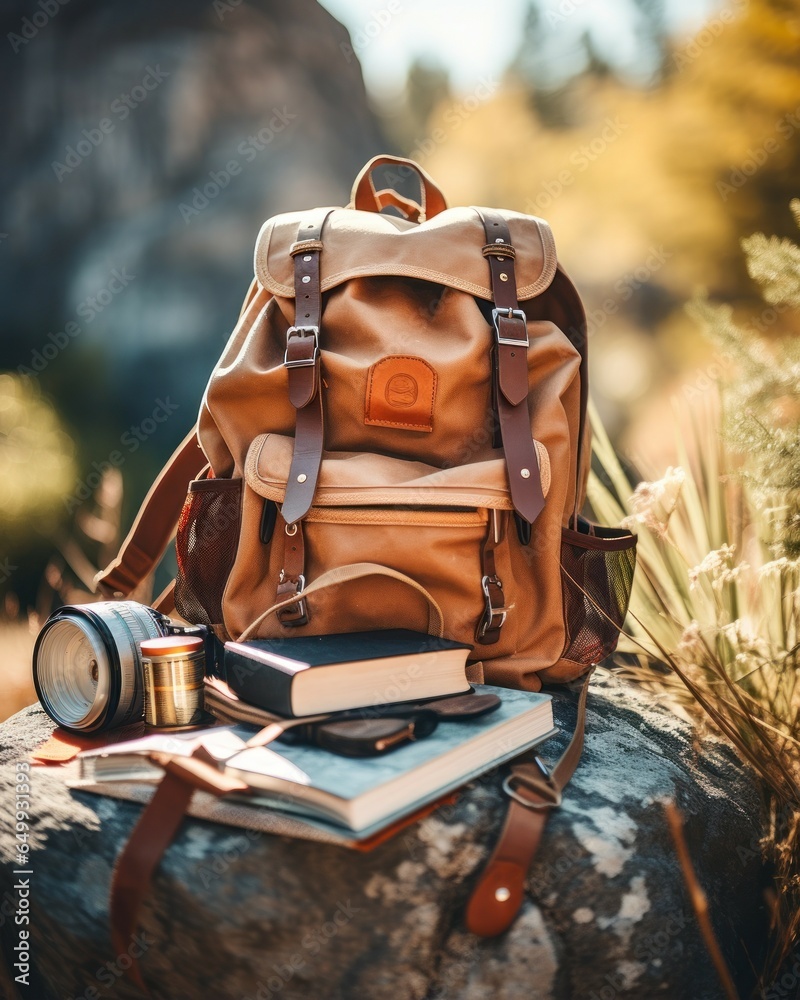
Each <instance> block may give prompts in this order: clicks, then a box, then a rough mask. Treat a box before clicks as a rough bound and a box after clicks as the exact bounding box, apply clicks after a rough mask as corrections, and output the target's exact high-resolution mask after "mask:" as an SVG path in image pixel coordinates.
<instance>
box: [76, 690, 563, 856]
mask: <svg viewBox="0 0 800 1000" xmlns="http://www.w3.org/2000/svg"><path fill="white" fill-rule="evenodd" d="M475 690H476V693H478V694H496V695H498V697H499V698H500V700H501V704H500V707H499V708H498V709H496V710H495V711H494V712H491V713H490V714H488V715H483V716H479V717H477V718H474V719H460V720H459V721H447V720H441V721H440V722H439V725H438V727H437V729H436V730H435V731H434V732H433V733H432V734H431V735H430V736H426V737H425V738H424V739H421V740H418V741H416V742H410V743H406V744H404V745H403V746H401V747H399V748H397V749H395V750H392V751H391V752H390V753H387V754H385V755H383V756H377V757H364V758H355V757H341V756H337V755H336V754H333V753H331V752H330V751H328V750H324V749H321V748H319V747H315V746H310V745H307V744H300V743H297V744H291V743H286V742H283V741H281V742H278V743H272V744H270V745H269V746H267V747H251V748H246V749H242V750H241V752H240V753H236V752H235V751H236V749H237V747H244V743H245V742H246V741H247V739H249V737H250V736H252V735H253V733H254V732H255V731H256V727H252V726H243V725H236V726H217V727H214V728H213V729H208V730H199V731H194V732H187V733H180V734H175V733H173V734H153V735H150V736H146V737H143V738H142V739H138V740H131V741H128V742H126V743H117V744H113V745H111V746H108V747H103V748H99V749H97V750H90V751H84V752H83V753H82V754H80V757H79V760H80V763H81V779H82V782H84V783H85V782H87V781H88V782H92V783H94V790H99V787H102V785H104V784H106V783H108V782H137V781H138V782H152V781H154V780H157V779H158V778H159V777H160V775H161V774H162V773H163V772H162V771H161V768H159V767H157V766H156V765H155V764H153V763H151V762H150V761H149V760H148V759H147V757H146V756H145V755H146V754H147V753H148V752H151V751H153V750H160V751H165V752H170V753H176V754H190V753H191V752H192V750H193V749H194V748H195V747H196V746H197V745H198V743H200V742H202V743H203V745H204V746H205V747H206V748H207V749H208V751H209V752H210V753H211V754H212V755H213V756H216V757H218V758H220V759H222V758H227V770H228V771H229V772H230V773H232V774H235V775H236V776H238V777H240V778H242V779H243V780H244V781H246V782H247V783H248V784H249V785H250V787H251V788H252V790H253V792H252V794H249V795H245V796H236V797H237V798H239V799H240V801H242V802H246V803H248V804H251V805H254V806H262V807H266V808H269V809H275V810H279V811H280V812H285V813H290V814H292V815H295V816H300V817H303V818H304V819H306V820H307V821H308V822H310V823H312V824H314V825H319V826H322V827H327V828H329V829H332V830H336V829H338V830H340V831H342V833H346V834H347V835H348V836H349V837H350V838H352V839H353V840H356V841H359V840H366V839H367V838H369V837H372V836H374V835H375V834H376V833H379V832H380V831H381V830H383V829H385V828H386V827H389V826H391V825H392V824H394V823H396V822H398V821H399V820H401V819H403V818H404V817H406V816H408V815H410V814H412V813H415V812H417V811H418V810H420V809H422V808H423V807H424V806H426V805H428V804H429V803H431V802H435V801H436V800H437V799H440V798H442V797H443V796H445V795H447V794H449V793H450V792H452V791H454V790H455V789H456V788H460V787H461V786H462V785H464V784H466V783H467V782H469V781H472V780H474V779H475V778H477V777H479V776H480V775H482V774H484V773H486V772H487V771H490V770H492V769H493V768H495V767H498V766H499V765H500V764H502V763H504V762H505V761H507V760H509V759H511V758H512V757H516V756H517V755H518V754H520V753H522V752H524V751H525V750H528V749H529V748H531V747H533V746H535V745H536V744H537V743H540V742H541V741H542V740H544V739H546V738H547V737H548V736H551V735H552V734H553V733H554V732H555V729H554V727H553V708H552V698H551V696H550V695H547V694H541V693H533V692H529V691H512V690H509V689H506V688H498V687H492V686H490V685H487V684H484V685H481V684H476V685H475Z"/></svg>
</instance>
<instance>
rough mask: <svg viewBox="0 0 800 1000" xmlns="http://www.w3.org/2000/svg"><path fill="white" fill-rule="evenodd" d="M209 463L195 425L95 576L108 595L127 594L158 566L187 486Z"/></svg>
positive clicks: (120, 595) (111, 596)
mask: <svg viewBox="0 0 800 1000" xmlns="http://www.w3.org/2000/svg"><path fill="white" fill-rule="evenodd" d="M207 466H208V460H207V459H206V456H205V455H204V454H203V451H202V450H201V448H200V442H199V441H198V440H197V428H192V431H191V433H190V434H188V435H187V436H186V437H185V438H184V440H183V441H182V442H181V444H180V445H179V446H178V448H177V450H176V451H175V452H174V453H173V455H172V457H171V458H170V460H169V461H168V462H167V464H166V465H165V466H164V468H163V469H162V470H161V473H160V474H159V476H158V479H156V481H155V482H154V483H153V485H152V486H151V487H150V492H149V493H148V494H147V496H146V497H145V499H144V503H143V504H142V506H141V508H140V510H139V513H138V514H137V516H136V520H135V521H134V522H133V527H132V528H131V530H130V532H129V533H128V537H127V538H126V539H125V541H124V542H123V543H122V548H121V549H120V551H119V554H118V555H117V558H116V559H115V560H114V561H113V562H112V563H110V564H109V565H108V566H106V568H105V569H104V570H103V571H102V572H100V573H98V574H97V576H96V577H95V578H94V582H95V586H96V588H97V590H99V591H100V593H101V594H103V595H104V596H105V597H107V598H109V599H112V600H113V599H115V598H120V597H127V595H128V594H130V593H131V591H132V590H134V589H135V588H136V587H137V586H138V585H139V584H140V583H141V582H142V580H144V578H145V577H146V576H147V575H148V574H149V573H152V571H153V570H154V569H155V568H156V566H157V565H158V561H159V559H161V556H162V555H163V554H164V550H165V549H166V547H167V545H168V544H169V542H170V539H171V538H172V535H173V533H174V531H175V527H176V525H177V523H178V517H179V515H180V512H181V508H182V507H183V502H184V500H185V499H186V488H187V485H188V483H189V482H190V481H191V480H192V479H197V478H198V476H199V475H200V473H201V472H202V471H203V470H204V469H205V468H206V467H207Z"/></svg>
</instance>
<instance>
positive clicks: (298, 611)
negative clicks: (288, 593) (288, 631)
mask: <svg viewBox="0 0 800 1000" xmlns="http://www.w3.org/2000/svg"><path fill="white" fill-rule="evenodd" d="M286 582H287V577H286V571H285V570H283V569H282V570H281V575H280V576H279V577H278V585H279V586H280V584H282V583H286ZM294 587H295V591H294V592H295V593H296V594H300V593H302V592H303V591H304V590H305V589H306V578H305V576H303V574H302V573H301V574H300V576H298V577H297V581H296V582H295V584H294ZM276 616H277V618H278V621H279V622H280V623H281V625H307V624H308V606H307V605H306V599H305V598H304V597H301V598H300V600H299V601H298V602H297V603H296V604H287V605H286V607H283V608H279V609H278V610H277V612H276Z"/></svg>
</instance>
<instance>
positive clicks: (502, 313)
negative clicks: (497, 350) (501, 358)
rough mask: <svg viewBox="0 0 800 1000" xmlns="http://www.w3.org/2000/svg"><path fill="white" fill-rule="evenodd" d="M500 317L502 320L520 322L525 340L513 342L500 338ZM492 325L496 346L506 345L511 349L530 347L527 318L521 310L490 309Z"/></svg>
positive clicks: (510, 339)
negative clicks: (516, 320)
mask: <svg viewBox="0 0 800 1000" xmlns="http://www.w3.org/2000/svg"><path fill="white" fill-rule="evenodd" d="M500 317H502V318H503V319H518V320H520V321H521V322H522V324H523V327H524V329H525V339H524V340H514V339H513V338H512V337H501V336H500V323H499V320H500ZM492 323H494V332H495V334H496V336H497V343H498V344H508V345H509V346H511V347H525V348H527V347H530V340H529V339H528V317H527V316H526V315H525V313H524V312H523V311H522V310H521V309H492Z"/></svg>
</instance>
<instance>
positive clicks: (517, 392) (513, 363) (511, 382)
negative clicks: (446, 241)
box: [475, 208, 544, 524]
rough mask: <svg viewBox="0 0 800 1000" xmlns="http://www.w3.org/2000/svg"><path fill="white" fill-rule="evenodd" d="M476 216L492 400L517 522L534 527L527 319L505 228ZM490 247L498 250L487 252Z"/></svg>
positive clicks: (536, 495)
mask: <svg viewBox="0 0 800 1000" xmlns="http://www.w3.org/2000/svg"><path fill="white" fill-rule="evenodd" d="M475 211H476V212H477V213H478V215H480V217H481V220H482V221H483V227H484V231H485V233H486V246H485V247H484V248H483V252H484V256H485V257H486V259H487V260H488V261H489V270H490V273H491V277H492V296H493V298H494V304H495V309H494V312H493V319H494V330H495V347H494V359H495V384H496V391H495V399H496V404H497V415H498V418H499V422H500V437H501V440H502V443H503V451H504V452H505V456H506V468H507V470H508V481H509V486H510V489H511V500H512V502H513V504H514V509H515V510H516V511H517V513H518V514H519V515H520V517H522V518H523V519H524V520H525V521H527V522H528V524H533V522H534V521H535V520H536V518H537V517H538V516H539V514H540V513H541V511H542V508H543V507H544V493H543V492H542V477H541V473H540V470H539V460H538V459H537V457H536V449H535V447H534V444H533V438H532V437H531V420H530V413H529V411H528V326H527V319H526V317H525V314H524V313H523V312H522V311H521V310H520V308H519V302H518V300H517V279H516V272H515V266H514V256H513V255H511V254H509V252H508V248H509V247H511V246H512V244H511V233H510V231H509V228H508V223H507V222H506V220H505V219H504V218H503V216H502V215H500V213H499V212H495V211H494V210H493V209H488V208H478V209H475ZM492 245H495V246H496V247H497V249H496V250H494V251H492Z"/></svg>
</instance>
